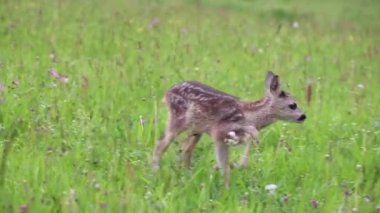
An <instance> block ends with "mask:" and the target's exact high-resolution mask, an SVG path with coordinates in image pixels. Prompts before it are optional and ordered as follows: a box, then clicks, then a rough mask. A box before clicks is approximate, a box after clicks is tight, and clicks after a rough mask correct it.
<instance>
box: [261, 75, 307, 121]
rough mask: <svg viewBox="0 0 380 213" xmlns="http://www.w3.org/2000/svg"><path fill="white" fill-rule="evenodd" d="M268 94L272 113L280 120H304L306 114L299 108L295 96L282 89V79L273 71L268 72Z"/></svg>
mask: <svg viewBox="0 0 380 213" xmlns="http://www.w3.org/2000/svg"><path fill="white" fill-rule="evenodd" d="M265 84H266V95H267V97H269V98H270V99H271V100H272V101H271V110H272V113H273V114H274V115H275V116H276V117H277V118H278V119H280V120H284V121H293V122H303V121H304V120H305V119H306V115H305V114H304V113H303V112H302V111H301V109H300V108H298V106H297V103H296V101H295V100H294V98H293V97H292V96H291V95H290V94H289V93H287V92H285V91H284V90H282V89H281V84H280V79H279V77H278V75H275V74H274V73H272V72H271V71H269V72H268V74H267V77H266V80H265Z"/></svg>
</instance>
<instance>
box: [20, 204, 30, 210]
mask: <svg viewBox="0 0 380 213" xmlns="http://www.w3.org/2000/svg"><path fill="white" fill-rule="evenodd" d="M28 209H29V206H28V204H22V205H21V206H20V212H27V211H28Z"/></svg>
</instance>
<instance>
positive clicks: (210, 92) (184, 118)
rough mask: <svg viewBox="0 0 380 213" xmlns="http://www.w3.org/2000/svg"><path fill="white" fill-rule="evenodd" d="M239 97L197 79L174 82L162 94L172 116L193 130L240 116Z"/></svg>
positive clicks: (203, 128)
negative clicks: (172, 85)
mask: <svg viewBox="0 0 380 213" xmlns="http://www.w3.org/2000/svg"><path fill="white" fill-rule="evenodd" d="M238 101H239V98H238V97H235V96H232V95H229V94H226V93H224V92H221V91H219V90H216V89H214V88H211V87H209V86H207V85H204V84H202V83H200V82H197V81H186V82H183V83H180V84H177V85H175V86H174V87H172V88H171V89H170V90H169V91H168V92H167V93H166V95H165V102H166V104H167V106H168V108H169V113H170V116H171V118H172V119H177V120H180V121H181V123H183V124H184V126H186V128H187V129H190V130H191V131H192V132H194V133H197V132H199V133H201V132H207V131H208V130H209V129H210V127H212V126H213V125H215V124H216V123H219V122H223V121H226V122H229V121H230V122H237V121H239V120H241V119H243V113H242V111H241V109H240V106H239V103H238Z"/></svg>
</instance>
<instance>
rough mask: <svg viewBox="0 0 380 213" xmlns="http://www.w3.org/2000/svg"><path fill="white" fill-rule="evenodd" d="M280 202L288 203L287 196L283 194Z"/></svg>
mask: <svg viewBox="0 0 380 213" xmlns="http://www.w3.org/2000/svg"><path fill="white" fill-rule="evenodd" d="M281 201H282V202H284V203H288V201H289V197H288V195H286V194H285V195H284V196H282V198H281Z"/></svg>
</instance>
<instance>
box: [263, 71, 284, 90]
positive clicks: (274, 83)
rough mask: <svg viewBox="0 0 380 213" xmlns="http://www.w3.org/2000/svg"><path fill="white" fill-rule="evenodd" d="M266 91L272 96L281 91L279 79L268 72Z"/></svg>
mask: <svg viewBox="0 0 380 213" xmlns="http://www.w3.org/2000/svg"><path fill="white" fill-rule="evenodd" d="M265 86H266V90H267V91H268V92H270V93H272V94H278V93H279V92H280V91H281V88H280V79H279V77H278V75H275V74H274V73H273V72H272V71H268V73H267V77H266V80H265Z"/></svg>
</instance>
